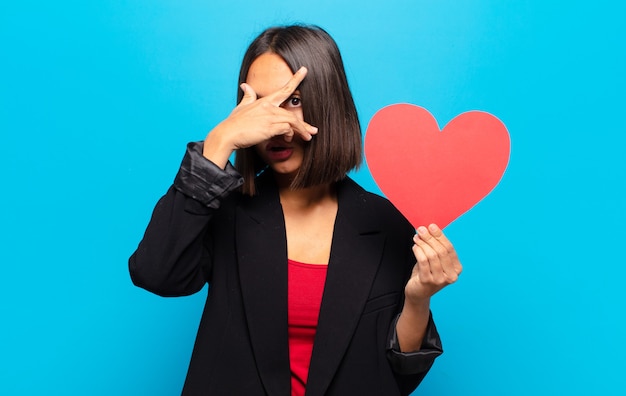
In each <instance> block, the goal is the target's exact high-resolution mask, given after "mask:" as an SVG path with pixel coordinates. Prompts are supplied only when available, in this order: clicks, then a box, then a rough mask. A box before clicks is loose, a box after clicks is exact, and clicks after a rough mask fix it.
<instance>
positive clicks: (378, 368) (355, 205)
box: [129, 144, 441, 396]
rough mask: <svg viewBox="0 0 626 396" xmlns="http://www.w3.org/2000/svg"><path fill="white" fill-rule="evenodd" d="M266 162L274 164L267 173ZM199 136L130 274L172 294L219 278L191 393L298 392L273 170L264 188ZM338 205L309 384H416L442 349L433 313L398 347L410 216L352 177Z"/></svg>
mask: <svg viewBox="0 0 626 396" xmlns="http://www.w3.org/2000/svg"><path fill="white" fill-rule="evenodd" d="M266 173H269V171H268V172H266ZM240 184H241V178H240V177H239V175H238V174H237V173H236V172H235V171H234V169H233V168H232V167H230V166H229V167H228V168H227V169H226V171H222V170H221V169H219V168H217V167H215V166H214V165H213V164H212V163H210V162H209V161H207V160H205V159H204V158H203V157H202V156H201V147H200V148H199V146H198V145H197V144H190V145H189V148H188V151H187V155H186V156H185V159H184V160H183V164H182V165H181V169H180V171H179V173H178V175H177V177H176V180H175V183H174V186H173V187H172V188H170V189H169V191H168V192H167V194H166V195H165V196H164V197H163V198H161V200H160V201H159V203H158V204H157V206H156V208H155V210H154V213H153V216H152V219H151V221H150V224H149V225H148V228H147V230H146V233H145V235H144V238H143V240H142V241H141V243H140V245H139V247H138V249H137V250H136V252H135V253H134V254H133V255H132V256H131V258H130V261H129V267H130V273H131V277H132V280H133V282H134V283H135V284H136V285H138V286H140V287H143V288H145V289H147V290H149V291H152V292H154V293H156V294H159V295H163V296H180V295H188V294H191V293H195V292H197V291H199V290H200V289H201V288H202V287H203V286H204V284H205V283H206V282H208V283H209V284H210V286H209V292H208V296H207V301H206V305H205V308H204V313H203V315H202V319H201V322H200V326H199V329H198V334H197V338H196V342H195V345H194V350H193V354H192V358H191V362H190V365H189V370H188V373H187V379H186V381H185V386H184V389H183V395H242V396H243V395H246V396H249V395H284V396H288V395H290V371H289V350H288V340H287V246H286V234H285V225H284V218H283V214H282V209H281V205H280V202H279V197H278V191H277V189H276V186H275V185H274V183H273V177H272V176H271V174H265V175H262V176H260V177H259V178H258V183H257V188H258V190H259V193H258V194H257V195H256V196H254V197H249V196H244V195H242V194H240V193H239V192H237V191H233V190H235V189H236V188H237V187H238V186H239V185H240ZM337 194H338V203H339V210H338V213H337V218H336V222H335V229H334V234H333V241H332V248H331V254H330V262H329V266H328V273H327V279H326V284H325V288H324V294H323V298H322V305H321V310H320V315H319V324H318V328H317V333H316V338H315V343H314V348H313V354H312V357H311V365H310V370H309V377H308V381H307V390H306V392H307V393H306V394H307V395H311V396H321V395H342V396H345V395H385V396H389V395H407V394H409V393H410V392H411V391H412V390H413V389H415V387H416V386H417V385H418V384H419V382H420V381H421V380H422V378H423V377H424V375H425V374H426V372H427V371H428V370H429V368H430V366H431V365H432V363H433V360H434V358H435V357H436V356H438V355H439V354H440V353H441V344H440V340H439V336H438V334H437V331H436V329H435V327H434V324H433V323H432V319H431V321H430V323H429V328H428V331H427V336H426V338H425V341H424V345H423V347H422V350H420V351H418V352H415V353H408V354H407V353H399V352H398V351H397V345H394V343H397V341H395V318H396V316H397V314H398V313H399V312H400V310H401V307H402V301H403V295H404V294H403V290H404V286H405V284H406V281H407V280H408V278H409V276H410V272H411V269H412V266H413V264H414V262H415V259H414V257H413V254H412V251H411V245H412V236H413V234H414V229H413V227H412V226H411V225H410V224H409V223H408V222H407V221H406V220H405V219H404V217H403V216H402V215H400V214H399V212H398V211H397V210H396V209H395V208H394V207H393V206H392V205H391V204H390V203H389V202H388V201H387V200H385V199H383V198H381V197H379V196H377V195H374V194H370V193H368V192H366V191H365V190H363V189H362V188H361V187H359V186H358V185H357V184H356V183H354V182H353V181H352V180H350V179H346V180H344V181H342V182H339V183H338V185H337Z"/></svg>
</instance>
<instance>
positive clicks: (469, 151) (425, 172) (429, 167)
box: [365, 104, 511, 228]
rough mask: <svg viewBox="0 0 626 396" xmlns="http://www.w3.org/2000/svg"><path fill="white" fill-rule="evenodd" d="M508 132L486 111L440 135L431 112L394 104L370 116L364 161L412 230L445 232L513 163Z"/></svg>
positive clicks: (453, 123)
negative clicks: (423, 227)
mask: <svg viewBox="0 0 626 396" xmlns="http://www.w3.org/2000/svg"><path fill="white" fill-rule="evenodd" d="M510 148H511V144H510V139H509V133H508V131H507V129H506V127H505V126H504V124H503V123H502V122H501V121H500V120H498V119H497V118H496V117H495V116H493V115H491V114H489V113H485V112H482V111H469V112H466V113H463V114H460V115H458V116H457V117H455V118H454V119H453V120H452V121H450V122H449V123H448V125H446V126H445V128H443V130H441V131H440V130H439V126H438V125H437V121H436V120H435V118H434V117H433V116H432V115H431V114H430V112H428V110H426V109H424V108H422V107H419V106H415V105H411V104H394V105H390V106H387V107H384V108H382V109H381V110H379V111H378V112H377V113H376V114H374V116H373V117H372V119H371V121H370V123H369V125H368V127H367V133H366V135H365V156H366V158H367V164H368V167H369V169H370V172H371V174H372V176H373V178H374V180H375V181H376V184H378V187H379V188H380V189H381V191H382V192H383V193H384V194H385V195H386V196H387V198H388V199H389V200H390V201H391V202H392V203H393V204H394V205H395V206H396V208H398V210H400V212H402V214H403V215H404V216H405V217H406V218H407V219H408V220H409V221H410V222H411V224H413V226H414V227H416V228H417V227H418V226H420V225H428V224H430V223H435V224H437V225H439V227H441V228H444V227H445V226H447V225H448V224H450V223H451V222H452V221H454V220H455V219H457V218H458V217H459V216H461V215H462V214H463V213H465V212H467V211H468V210H470V209H471V208H472V207H473V206H474V205H476V204H477V203H478V202H479V201H480V200H481V199H483V198H484V197H485V196H487V194H489V193H490V192H491V191H492V190H493V188H494V187H495V186H496V185H497V184H498V182H499V181H500V179H501V178H502V175H503V174H504V171H505V170H506V167H507V164H508V162H509V153H510Z"/></svg>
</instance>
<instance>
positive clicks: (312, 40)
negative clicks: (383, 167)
mask: <svg viewBox="0 0 626 396" xmlns="http://www.w3.org/2000/svg"><path fill="white" fill-rule="evenodd" d="M268 52H269V53H274V54H276V55H278V56H280V57H281V58H282V59H283V60H284V61H285V63H287V65H288V66H289V68H290V69H291V71H292V72H295V71H296V70H298V69H299V68H300V67H301V66H305V67H306V68H307V69H308V73H307V76H306V77H305V79H304V80H303V81H302V83H301V84H300V86H299V88H298V89H299V91H300V97H301V99H302V111H303V114H304V120H305V121H306V122H307V123H309V124H311V125H314V126H316V127H317V128H318V133H317V134H316V135H315V136H314V137H313V139H312V140H311V141H310V142H309V143H307V145H306V146H305V150H304V159H303V162H302V166H301V167H300V169H299V170H298V173H297V175H296V177H295V178H294V180H293V182H292V184H291V187H292V188H305V187H310V186H315V185H319V184H325V183H333V182H336V181H339V180H341V179H343V178H344V177H345V176H346V174H347V173H348V172H349V171H350V170H352V169H355V168H357V167H358V166H359V165H360V164H361V157H362V153H361V126H360V124H359V119H358V117H357V112H356V107H355V105H354V101H353V99H352V94H351V93H350V88H349V87H348V80H347V78H346V73H345V70H344V66H343V61H342V60H341V54H340V53H339V49H338V48H337V44H336V43H335V41H334V40H333V39H332V37H330V35H329V34H328V33H327V32H326V31H324V30H323V29H322V28H320V27H317V26H303V25H291V26H282V27H272V28H269V29H267V30H265V31H264V32H263V33H261V34H260V35H259V36H258V37H257V38H256V39H255V40H254V41H253V42H252V44H250V46H249V47H248V50H247V51H246V53H245V55H244V57H243V61H242V63H241V70H240V71H239V85H241V83H243V82H245V81H246V78H247V76H248V70H249V69H250V65H251V64H252V62H254V60H255V59H256V58H258V57H259V56H260V55H262V54H264V53H268ZM242 97H243V93H242V92H241V90H238V93H237V103H239V102H240V101H241V99H242ZM265 166H266V165H265V163H264V162H263V161H262V160H261V158H260V157H259V155H258V154H257V153H256V151H255V150H254V148H253V147H249V148H245V149H239V150H237V153H236V159H235V167H236V168H237V170H238V171H239V172H240V173H241V175H242V176H243V178H244V185H243V187H242V188H243V192H244V193H245V194H249V195H254V193H255V185H254V179H255V176H256V175H257V174H258V173H259V172H260V171H261V170H262V169H263V168H264V167H265Z"/></svg>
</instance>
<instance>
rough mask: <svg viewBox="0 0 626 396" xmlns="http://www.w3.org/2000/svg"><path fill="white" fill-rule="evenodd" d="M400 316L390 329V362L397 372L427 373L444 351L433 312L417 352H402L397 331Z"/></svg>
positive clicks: (388, 349) (388, 351) (403, 373)
mask: <svg viewBox="0 0 626 396" xmlns="http://www.w3.org/2000/svg"><path fill="white" fill-rule="evenodd" d="M399 317H400V315H398V316H396V318H395V320H394V321H393V322H392V323H391V328H390V330H389V345H388V347H387V358H388V359H389V363H390V364H391V367H392V368H393V370H394V371H395V372H396V374H400V375H410V374H418V373H424V375H425V374H426V373H427V372H428V370H430V367H431V366H432V365H433V363H434V361H435V358H436V357H437V356H439V355H441V354H442V353H443V348H442V347H441V339H440V338H439V333H438V332H437V328H436V327H435V322H434V321H433V316H432V313H431V315H430V317H429V318H428V325H427V327H426V334H425V335H424V340H423V341H422V346H421V348H420V350H419V351H415V352H400V344H399V342H398V334H397V332H396V324H397V323H398V318H399Z"/></svg>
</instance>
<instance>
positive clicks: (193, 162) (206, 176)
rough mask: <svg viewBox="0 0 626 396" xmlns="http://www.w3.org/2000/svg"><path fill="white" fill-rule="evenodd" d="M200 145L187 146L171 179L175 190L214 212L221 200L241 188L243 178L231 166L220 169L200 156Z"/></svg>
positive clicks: (194, 143)
mask: <svg viewBox="0 0 626 396" xmlns="http://www.w3.org/2000/svg"><path fill="white" fill-rule="evenodd" d="M202 145H203V142H192V143H189V144H188V145H187V152H186V153H185V157H184V158H183V161H182V163H181V165H180V169H179V170H178V174H177V175H176V178H175V179H174V188H176V190H178V191H180V192H181V193H183V194H185V195H187V196H188V197H191V198H193V199H195V200H197V201H199V202H201V203H202V204H203V205H205V206H207V207H209V208H212V209H217V208H219V206H220V199H221V198H224V197H225V196H226V195H228V194H229V193H230V192H231V191H233V190H235V189H237V188H238V187H240V186H241V185H242V184H243V177H241V175H240V174H239V173H238V172H237V171H236V170H235V168H234V167H233V166H232V165H231V164H230V162H229V163H228V164H226V169H221V168H220V167H219V166H217V165H215V164H214V163H213V162H211V161H209V160H208V159H206V158H205V157H204V156H203V155H202Z"/></svg>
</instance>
